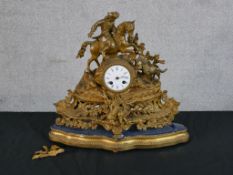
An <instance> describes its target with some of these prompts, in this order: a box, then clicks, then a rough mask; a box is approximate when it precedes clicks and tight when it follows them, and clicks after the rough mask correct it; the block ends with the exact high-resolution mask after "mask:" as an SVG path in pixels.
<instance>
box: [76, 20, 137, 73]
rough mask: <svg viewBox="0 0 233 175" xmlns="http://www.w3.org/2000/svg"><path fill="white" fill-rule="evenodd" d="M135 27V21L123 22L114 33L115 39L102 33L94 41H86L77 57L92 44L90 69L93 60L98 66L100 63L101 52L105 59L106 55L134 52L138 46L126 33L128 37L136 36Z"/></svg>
mask: <svg viewBox="0 0 233 175" xmlns="http://www.w3.org/2000/svg"><path fill="white" fill-rule="evenodd" d="M134 28H135V25H134V21H126V22H122V23H121V24H119V25H118V26H117V28H116V32H115V33H114V34H113V39H114V41H109V40H107V39H106V38H105V37H104V36H102V35H100V36H98V37H96V38H95V39H96V40H94V41H85V42H84V43H83V44H82V46H81V48H80V50H79V52H78V54H77V58H81V57H83V56H84V53H85V51H86V47H87V46H88V45H90V52H91V58H89V60H88V62H87V70H88V71H90V65H91V63H92V61H95V62H96V64H97V65H98V66H99V65H100V63H99V62H98V57H99V56H100V55H101V54H102V56H103V59H104V57H105V55H114V54H117V53H118V52H122V53H134V52H135V51H137V46H136V45H135V44H134V43H132V42H129V40H128V39H126V34H127V35H128V38H133V37H134V36H133V33H134ZM132 48H133V49H132Z"/></svg>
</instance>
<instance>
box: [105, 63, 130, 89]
mask: <svg viewBox="0 0 233 175" xmlns="http://www.w3.org/2000/svg"><path fill="white" fill-rule="evenodd" d="M130 81H131V76H130V73H129V70H128V69H127V68H126V67H124V66H122V65H114V66H111V67H109V68H108V69H107V70H106V72H105V74H104V83H105V85H106V86H107V88H108V89H110V90H112V91H123V90H125V89H126V88H127V87H128V86H129V84H130Z"/></svg>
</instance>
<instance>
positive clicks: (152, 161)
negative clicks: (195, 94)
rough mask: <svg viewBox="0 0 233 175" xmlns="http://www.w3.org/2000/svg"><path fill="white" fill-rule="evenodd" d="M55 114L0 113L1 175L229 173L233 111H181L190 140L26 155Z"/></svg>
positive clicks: (43, 138)
mask: <svg viewBox="0 0 233 175" xmlns="http://www.w3.org/2000/svg"><path fill="white" fill-rule="evenodd" d="M56 116H57V114H55V113H49V112H44V113H37V112H35V113H12V112H0V174H4V175H5V174H23V175H26V174H29V175H32V174H33V175H36V174H41V175H45V174H50V175H51V174H57V175H60V174H67V175H72V174H75V175H88V174H99V175H104V174H106V175H113V174H117V175H120V174H121V175H122V174H127V175H129V174H134V175H139V174H143V175H146V174H156V175H160V174H162V175H164V174H179V175H181V174H185V175H187V174H189V175H190V174H195V175H200V174H204V175H207V174H211V175H213V174H218V175H219V174H221V175H223V174H224V175H225V174H229V175H232V174H233V126H232V124H233V112H180V113H179V114H178V115H177V117H176V119H175V122H178V123H182V124H184V125H185V126H187V128H188V130H189V132H190V136H191V140H190V141H189V142H188V143H186V144H180V145H177V146H172V147H167V148H160V149H150V150H132V151H128V152H120V153H112V152H108V151H104V150H95V149H81V148H73V147H68V146H64V145H61V144H59V145H60V146H62V147H63V148H65V153H63V154H60V155H58V156H57V157H49V158H44V159H40V160H33V161H32V160H31V157H32V154H33V153H34V152H35V151H37V150H40V149H41V148H42V146H43V145H47V146H49V145H51V144H52V142H50V141H49V139H48V132H49V128H50V126H51V125H52V124H53V122H54V120H55V118H56Z"/></svg>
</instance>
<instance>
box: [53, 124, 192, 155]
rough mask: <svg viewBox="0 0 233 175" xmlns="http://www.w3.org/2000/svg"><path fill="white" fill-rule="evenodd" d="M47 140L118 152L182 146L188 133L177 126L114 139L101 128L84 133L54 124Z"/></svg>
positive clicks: (123, 135)
mask: <svg viewBox="0 0 233 175" xmlns="http://www.w3.org/2000/svg"><path fill="white" fill-rule="evenodd" d="M49 138H50V140H51V141H54V142H59V143H63V144H65V145H69V146H75V147H81V148H95V149H105V150H109V151H113V152H118V151H126V150H131V149H145V148H160V147H166V146H172V145H176V144H180V143H184V142H187V141H188V140H189V134H188V131H187V128H186V127H185V126H184V125H182V124H178V123H172V124H171V125H168V126H165V127H163V128H157V129H148V130H146V131H140V130H136V129H131V130H128V131H125V132H123V133H122V134H121V135H120V136H117V137H116V136H114V135H113V134H112V133H111V132H109V131H106V130H104V129H102V128H97V129H95V130H91V129H85V130H83V129H77V128H68V127H65V126H59V125H53V126H51V131H50V132H49Z"/></svg>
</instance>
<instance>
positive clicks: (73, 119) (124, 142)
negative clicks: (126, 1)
mask: <svg viewBox="0 0 233 175" xmlns="http://www.w3.org/2000/svg"><path fill="white" fill-rule="evenodd" d="M118 17H119V13H117V12H110V13H108V14H107V15H106V16H105V17H104V18H103V19H101V20H99V21H97V22H96V23H95V24H94V25H93V26H92V29H91V31H90V33H89V34H88V36H89V37H92V35H93V33H94V31H95V30H96V28H98V27H100V28H101V30H102V31H101V34H100V35H99V36H97V37H92V38H93V40H92V41H86V42H84V43H83V44H82V46H81V49H80V50H79V53H78V55H77V57H78V58H81V57H83V56H84V53H85V51H86V48H87V47H88V46H90V52H91V58H90V59H89V60H88V64H87V68H86V70H85V72H84V74H83V76H82V78H81V80H80V82H79V83H78V85H77V86H76V88H75V89H74V90H68V95H67V96H66V97H65V98H64V99H63V100H60V101H58V102H57V103H56V109H57V113H58V115H59V117H58V118H57V119H56V122H55V124H54V125H53V126H51V131H50V133H49V137H50V139H51V140H52V141H55V142H61V143H63V144H67V145H71V146H77V147H84V148H101V149H106V150H112V151H115V152H116V151H123V150H129V149H134V148H138V149H139V148H157V147H163V146H169V145H175V144H178V143H183V142H186V141H188V139H189V134H188V132H187V129H186V128H185V127H184V126H183V125H181V124H177V123H173V122H172V121H173V119H174V116H175V115H176V113H177V112H178V106H179V102H177V101H176V100H175V99H174V98H170V97H168V95H167V91H166V90H161V82H160V74H161V73H163V72H165V71H166V69H164V70H162V69H160V67H159V64H164V60H162V59H160V57H159V55H151V54H150V53H149V52H148V51H145V45H144V43H140V42H139V38H138V35H137V34H134V27H135V24H134V21H126V22H122V23H121V24H119V25H118V26H115V23H114V22H115V20H116V19H117V18H118ZM100 56H102V61H101V62H100V61H99V57H100ZM93 62H95V63H96V65H97V68H94V69H91V66H90V65H91V64H92V63H93Z"/></svg>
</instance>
